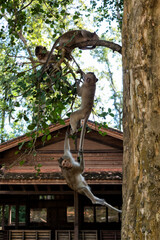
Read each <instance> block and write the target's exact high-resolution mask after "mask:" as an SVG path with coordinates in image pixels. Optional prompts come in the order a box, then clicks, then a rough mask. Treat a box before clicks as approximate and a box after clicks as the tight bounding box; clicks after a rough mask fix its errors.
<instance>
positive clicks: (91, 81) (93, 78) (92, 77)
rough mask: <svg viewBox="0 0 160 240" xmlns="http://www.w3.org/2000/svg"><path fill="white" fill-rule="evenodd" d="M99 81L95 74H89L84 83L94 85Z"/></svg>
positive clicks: (85, 76)
mask: <svg viewBox="0 0 160 240" xmlns="http://www.w3.org/2000/svg"><path fill="white" fill-rule="evenodd" d="M97 81H98V79H97V78H96V76H95V75H94V73H93V72H88V73H86V74H85V75H84V83H86V84H89V85H94V84H95V83H96V82H97Z"/></svg>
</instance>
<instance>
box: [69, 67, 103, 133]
mask: <svg viewBox="0 0 160 240" xmlns="http://www.w3.org/2000/svg"><path fill="white" fill-rule="evenodd" d="M83 78H84V82H83V84H82V86H81V87H80V85H79V82H77V94H78V96H81V106H80V109H78V110H77V111H75V112H73V113H71V115H70V125H71V134H74V133H75V132H76V131H77V127H78V126H79V123H80V120H81V119H85V123H86V122H87V120H88V117H89V115H90V113H91V110H92V107H93V102H94V95H95V90H96V82H97V81H98V79H97V78H96V76H95V75H94V73H93V72H88V73H86V74H85V73H83Z"/></svg>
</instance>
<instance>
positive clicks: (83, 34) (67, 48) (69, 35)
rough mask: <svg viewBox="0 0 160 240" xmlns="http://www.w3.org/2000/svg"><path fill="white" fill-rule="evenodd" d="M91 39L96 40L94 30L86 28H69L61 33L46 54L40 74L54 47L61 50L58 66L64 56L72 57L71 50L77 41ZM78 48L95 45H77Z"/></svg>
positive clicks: (69, 58)
mask: <svg viewBox="0 0 160 240" xmlns="http://www.w3.org/2000/svg"><path fill="white" fill-rule="evenodd" d="M91 40H93V41H96V40H97V41H98V40H99V37H98V35H97V34H96V33H95V32H94V33H92V32H89V31H87V30H71V31H68V32H66V33H64V34H62V35H61V36H60V37H59V38H58V39H57V40H56V41H55V43H54V44H53V46H52V49H51V51H50V53H49V55H48V58H47V61H46V63H45V65H44V68H43V71H42V74H43V72H44V71H45V68H46V66H47V64H48V62H49V61H50V58H51V56H52V53H53V51H54V49H55V48H56V49H57V50H61V51H62V57H61V60H60V61H59V66H60V65H61V63H62V62H63V60H64V58H67V59H68V60H71V59H72V57H71V52H72V50H73V49H74V48H75V45H76V44H77V43H81V42H86V41H91ZM79 48H80V49H84V50H85V49H93V48H95V46H91V47H88V46H87V47H79Z"/></svg>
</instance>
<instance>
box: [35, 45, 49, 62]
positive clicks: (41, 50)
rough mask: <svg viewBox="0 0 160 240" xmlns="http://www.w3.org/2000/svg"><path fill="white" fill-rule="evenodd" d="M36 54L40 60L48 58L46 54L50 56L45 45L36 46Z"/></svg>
mask: <svg viewBox="0 0 160 240" xmlns="http://www.w3.org/2000/svg"><path fill="white" fill-rule="evenodd" d="M35 55H36V57H37V58H38V59H39V60H40V61H41V60H44V59H46V56H48V51H47V48H46V47H43V46H36V48H35Z"/></svg>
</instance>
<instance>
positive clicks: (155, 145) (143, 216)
mask: <svg viewBox="0 0 160 240" xmlns="http://www.w3.org/2000/svg"><path fill="white" fill-rule="evenodd" d="M122 35H123V36H122V39H123V48H122V55H123V78H124V105H123V106H124V120H123V121H124V123H123V128H124V162H123V178H124V180H123V215H122V240H126V239H140V240H141V239H145V240H149V239H151V240H159V239H160V0H124V18H123V33H122Z"/></svg>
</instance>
